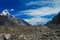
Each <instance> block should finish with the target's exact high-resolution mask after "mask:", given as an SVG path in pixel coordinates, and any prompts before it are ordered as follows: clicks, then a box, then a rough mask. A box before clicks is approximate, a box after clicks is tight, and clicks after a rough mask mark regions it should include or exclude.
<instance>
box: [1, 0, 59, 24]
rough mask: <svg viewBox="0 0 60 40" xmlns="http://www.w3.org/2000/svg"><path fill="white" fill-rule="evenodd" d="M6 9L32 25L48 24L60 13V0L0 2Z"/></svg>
mask: <svg viewBox="0 0 60 40" xmlns="http://www.w3.org/2000/svg"><path fill="white" fill-rule="evenodd" d="M4 9H7V10H9V12H10V13H11V14H12V15H14V16H16V17H18V18H21V19H23V20H25V21H27V22H28V23H30V24H32V25H36V24H37V23H40V24H41V23H46V22H47V21H49V20H51V19H52V18H53V17H54V16H55V15H56V14H58V12H59V11H60V0H0V12H1V11H3V10H4Z"/></svg>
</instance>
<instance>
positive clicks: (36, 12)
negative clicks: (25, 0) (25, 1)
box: [22, 7, 60, 16]
mask: <svg viewBox="0 0 60 40" xmlns="http://www.w3.org/2000/svg"><path fill="white" fill-rule="evenodd" d="M59 11H60V8H59V7H58V8H51V7H42V8H38V9H30V10H26V11H22V13H25V14H26V15H30V16H45V15H50V14H57V13H58V12H59Z"/></svg>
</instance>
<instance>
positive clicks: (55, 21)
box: [51, 12, 60, 25]
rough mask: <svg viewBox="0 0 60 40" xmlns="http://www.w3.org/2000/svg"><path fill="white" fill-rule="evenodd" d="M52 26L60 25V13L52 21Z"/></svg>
mask: <svg viewBox="0 0 60 40" xmlns="http://www.w3.org/2000/svg"><path fill="white" fill-rule="evenodd" d="M51 23H52V24H55V25H59V24H60V12H59V14H58V15H56V16H55V17H54V18H53V19H52V21H51Z"/></svg>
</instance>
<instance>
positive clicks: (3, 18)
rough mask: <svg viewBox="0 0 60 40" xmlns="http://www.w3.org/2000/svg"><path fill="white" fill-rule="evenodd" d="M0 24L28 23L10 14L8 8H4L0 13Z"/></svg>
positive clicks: (21, 24)
mask: <svg viewBox="0 0 60 40" xmlns="http://www.w3.org/2000/svg"><path fill="white" fill-rule="evenodd" d="M0 25H10V26H16V25H18V26H19V25H20V26H30V24H29V23H27V22H25V21H24V20H21V19H18V18H16V17H15V16H13V15H11V14H10V13H9V12H8V10H4V11H3V12H2V13H1V14H0Z"/></svg>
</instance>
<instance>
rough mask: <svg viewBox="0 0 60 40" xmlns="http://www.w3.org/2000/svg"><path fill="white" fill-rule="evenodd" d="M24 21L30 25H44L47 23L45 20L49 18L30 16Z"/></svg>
mask: <svg viewBox="0 0 60 40" xmlns="http://www.w3.org/2000/svg"><path fill="white" fill-rule="evenodd" d="M24 20H25V21H26V22H28V23H30V24H32V25H39V24H41V25H44V24H46V23H47V21H49V20H51V19H45V18H41V17H40V18H36V17H35V18H31V19H24Z"/></svg>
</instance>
